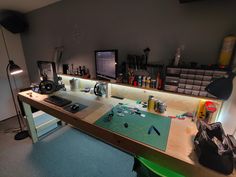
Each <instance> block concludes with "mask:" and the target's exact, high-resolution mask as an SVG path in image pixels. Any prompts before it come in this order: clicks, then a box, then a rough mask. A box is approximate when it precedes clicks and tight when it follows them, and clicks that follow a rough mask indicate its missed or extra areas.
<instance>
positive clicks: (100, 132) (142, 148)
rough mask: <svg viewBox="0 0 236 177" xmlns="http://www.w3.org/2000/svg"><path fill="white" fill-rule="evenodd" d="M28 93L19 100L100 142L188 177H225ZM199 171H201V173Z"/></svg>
mask: <svg viewBox="0 0 236 177" xmlns="http://www.w3.org/2000/svg"><path fill="white" fill-rule="evenodd" d="M28 92H29V91H28ZM26 93H27V91H25V92H21V93H19V94H18V96H19V99H20V100H21V101H22V102H24V103H27V104H29V105H31V106H33V107H35V108H38V109H40V110H42V111H44V112H46V113H48V114H51V115H53V116H55V117H57V118H59V119H61V120H62V121H64V122H67V123H69V124H71V125H73V126H74V127H76V128H78V129H79V130H81V131H83V132H85V133H86V134H89V135H91V136H93V137H95V138H98V139H99V140H102V141H104V142H106V143H108V144H111V145H113V146H115V147H117V148H119V149H121V150H123V151H126V152H128V153H131V154H134V155H140V156H142V157H145V158H147V159H149V160H152V161H154V162H156V163H158V164H161V165H163V166H166V167H168V168H170V169H173V170H175V171H177V172H179V173H182V174H183V172H184V174H185V175H187V176H195V175H196V174H198V175H197V176H199V175H200V173H201V176H210V175H211V176H223V175H221V174H219V173H216V172H214V171H212V170H209V169H206V168H204V167H202V166H201V165H199V164H198V163H197V162H195V161H192V160H190V159H189V160H188V161H186V159H180V158H176V157H174V156H173V154H172V155H170V154H167V153H166V152H163V151H160V150H158V149H155V148H153V147H150V146H148V145H146V144H144V143H141V142H137V141H135V140H133V139H130V138H127V137H124V136H121V135H119V134H116V133H114V132H111V131H108V130H105V129H103V128H101V127H98V126H96V125H94V124H91V123H89V122H86V121H84V120H83V119H78V117H76V116H75V115H73V114H71V113H68V112H66V111H63V110H62V108H60V109H59V108H58V107H56V106H53V105H50V104H46V103H45V102H39V101H36V100H34V99H33V98H32V97H30V96H29V95H27V94H26ZM199 169H201V170H200V171H199Z"/></svg>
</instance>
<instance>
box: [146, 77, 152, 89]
mask: <svg viewBox="0 0 236 177" xmlns="http://www.w3.org/2000/svg"><path fill="white" fill-rule="evenodd" d="M150 83H151V77H147V80H146V88H150Z"/></svg>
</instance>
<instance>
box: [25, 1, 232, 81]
mask: <svg viewBox="0 0 236 177" xmlns="http://www.w3.org/2000/svg"><path fill="white" fill-rule="evenodd" d="M28 19H29V23H30V30H29V32H27V33H24V34H22V41H23V47H24V52H25V57H26V63H27V66H28V70H29V75H30V79H31V81H36V80H37V78H38V76H37V74H35V73H36V71H37V67H36V61H37V60H50V59H51V58H52V55H53V50H54V48H55V47H56V46H60V45H64V46H65V53H64V56H63V62H64V63H74V64H80V65H86V66H88V67H89V68H90V69H91V71H92V74H94V53H93V51H94V50H96V49H113V48H116V49H118V50H119V59H120V60H125V59H126V55H127V54H128V53H132V54H141V53H142V50H143V49H144V48H145V47H147V46H149V47H150V48H151V53H150V62H163V63H168V61H169V60H170V59H171V58H172V57H173V56H174V53H175V50H176V48H177V47H178V46H179V45H184V46H185V51H184V58H185V60H186V61H197V62H198V63H202V64H207V63H214V62H216V61H217V58H218V54H219V48H220V46H221V42H222V39H223V37H224V36H225V35H227V34H230V33H234V34H235V33H236V1H235V0H205V1H199V2H193V3H188V4H179V1H178V0H99V1H94V0H64V1H61V2H59V3H56V4H53V5H50V6H47V7H45V8H42V9H39V10H36V11H33V12H31V13H29V14H28Z"/></svg>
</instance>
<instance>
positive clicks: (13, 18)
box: [0, 10, 29, 33]
mask: <svg viewBox="0 0 236 177" xmlns="http://www.w3.org/2000/svg"><path fill="white" fill-rule="evenodd" d="M0 24H1V25H2V26H3V27H4V28H6V29H7V30H8V31H10V32H12V33H22V32H25V31H26V30H27V29H28V26H29V25H28V23H27V20H26V17H25V15H24V14H22V13H20V12H16V11H12V10H1V11H0Z"/></svg>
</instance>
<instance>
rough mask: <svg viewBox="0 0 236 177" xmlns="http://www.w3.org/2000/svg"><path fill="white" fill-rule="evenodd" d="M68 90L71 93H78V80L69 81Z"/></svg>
mask: <svg viewBox="0 0 236 177" xmlns="http://www.w3.org/2000/svg"><path fill="white" fill-rule="evenodd" d="M70 90H71V91H78V90H79V80H78V79H75V78H73V79H71V80H70Z"/></svg>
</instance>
